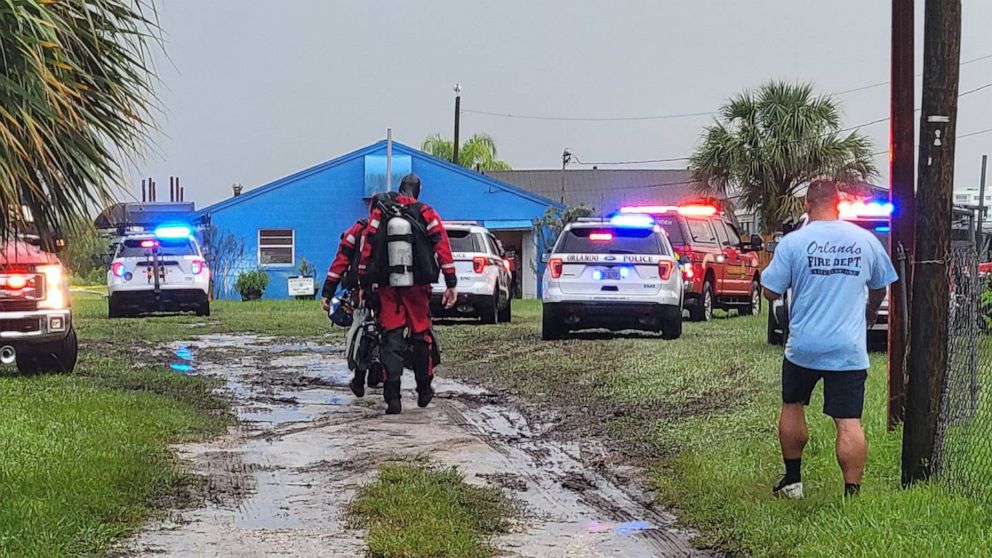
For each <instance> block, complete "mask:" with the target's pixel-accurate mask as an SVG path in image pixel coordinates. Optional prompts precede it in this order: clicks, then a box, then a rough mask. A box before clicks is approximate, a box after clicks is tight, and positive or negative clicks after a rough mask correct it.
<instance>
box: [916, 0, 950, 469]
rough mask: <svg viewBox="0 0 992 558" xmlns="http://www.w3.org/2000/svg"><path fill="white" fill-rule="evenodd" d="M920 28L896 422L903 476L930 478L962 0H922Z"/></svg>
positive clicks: (943, 330)
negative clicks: (908, 301) (908, 303)
mask: <svg viewBox="0 0 992 558" xmlns="http://www.w3.org/2000/svg"><path fill="white" fill-rule="evenodd" d="M925 17H926V21H925V23H924V36H923V113H922V115H921V116H920V159H919V173H918V174H919V177H920V185H919V188H918V192H917V206H916V209H917V219H916V233H917V237H916V253H915V255H914V256H915V258H914V260H913V296H912V303H913V306H912V310H911V317H910V319H911V322H910V323H911V328H910V329H911V333H910V337H911V339H910V345H909V362H908V373H909V385H908V390H907V399H906V425H905V428H904V429H903V446H902V447H903V453H902V482H903V486H908V485H910V484H912V483H915V482H917V481H921V480H925V479H927V478H929V477H930V476H931V475H932V474H933V473H934V472H935V471H934V469H933V460H932V457H933V450H934V441H935V437H936V430H937V428H936V427H937V419H938V415H939V412H940V399H941V393H942V391H943V385H944V376H945V375H946V373H947V339H948V304H949V301H950V292H949V288H950V287H949V281H948V275H947V269H948V260H949V257H950V246H951V238H950V236H951V235H950V233H951V202H952V197H953V184H954V141H955V140H954V135H955V131H956V124H957V100H958V74H959V70H960V69H959V64H960V55H961V0H927V1H926V7H925Z"/></svg>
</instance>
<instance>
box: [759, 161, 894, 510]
mask: <svg viewBox="0 0 992 558" xmlns="http://www.w3.org/2000/svg"><path fill="white" fill-rule="evenodd" d="M838 202H839V199H838V192H837V185H836V184H835V183H834V182H831V181H828V180H817V181H814V182H813V183H812V184H810V186H809V189H808V190H807V193H806V208H807V211H808V214H809V224H808V225H806V226H805V227H803V228H801V229H799V230H798V231H796V232H793V233H791V234H789V235H787V236H785V237H784V238H783V239H782V242H781V243H779V245H778V248H777V249H776V250H775V257H774V258H773V259H772V263H771V265H769V266H768V269H766V270H765V272H764V274H763V275H762V277H761V282H762V285H763V286H764V288H765V296H766V297H767V298H768V299H769V300H776V299H778V298H780V297H781V296H782V295H783V294H785V293H786V292H787V291H789V290H790V289H791V292H790V294H789V340H788V342H787V344H786V347H785V359H784V361H783V363H782V412H781V415H780V416H779V442H780V443H781V445H782V458H783V460H784V461H785V475H784V476H783V477H782V479H781V480H779V481H778V483H776V484H775V486H774V487H773V489H772V492H773V493H775V494H776V495H779V496H783V497H788V498H802V494H803V485H802V477H801V475H800V470H801V465H802V455H803V448H804V447H805V446H806V441H807V440H808V439H809V433H808V431H807V430H806V415H805V410H804V407H805V406H806V405H809V401H810V396H811V395H812V393H813V389H814V388H815V387H816V384H817V383H818V382H819V381H820V380H821V379H822V380H823V412H824V413H825V414H827V415H829V416H831V417H833V419H834V422H835V424H836V425H837V461H838V463H839V464H840V468H841V471H842V472H843V474H844V483H845V488H844V492H845V494H847V495H849V496H853V495H856V494H857V493H858V492H859V491H860V490H861V477H862V474H863V473H864V467H865V461H866V460H867V457H868V446H867V443H866V441H865V434H864V430H862V428H861V413H862V410H863V407H864V397H865V380H866V379H867V377H868V346H867V333H868V326H869V325H871V324H873V323H874V321H875V316H876V313H877V312H878V307H879V305H881V303H882V300H883V299H884V298H885V289H886V287H888V286H889V285H890V284H891V283H893V282H895V281H896V280H897V279H898V276H897V275H896V271H895V269H894V268H893V267H892V262H891V261H890V260H889V256H888V254H887V253H886V249H885V247H884V246H882V243H881V242H879V240H878V239H877V238H875V236H874V235H873V234H872V233H871V232H869V231H867V230H865V229H863V228H861V227H859V226H857V225H854V224H852V223H848V222H846V221H841V220H840V219H839V218H838V209H837V205H838Z"/></svg>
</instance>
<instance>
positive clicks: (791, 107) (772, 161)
mask: <svg viewBox="0 0 992 558" xmlns="http://www.w3.org/2000/svg"><path fill="white" fill-rule="evenodd" d="M872 158H873V153H872V144H871V140H870V139H868V138H867V137H866V136H864V135H862V134H861V133H860V132H859V131H857V130H855V131H851V132H850V133H848V131H847V130H843V129H841V123H840V110H839V107H838V105H837V103H836V102H835V101H834V100H833V99H831V98H830V97H827V96H817V95H815V94H814V93H813V86H812V85H810V84H794V83H785V82H780V81H771V82H769V83H766V84H764V85H762V86H761V87H760V88H759V89H758V90H757V91H744V92H743V93H741V94H740V95H738V96H736V97H734V98H733V99H731V100H730V101H728V102H727V103H726V104H725V105H724V106H723V107H721V108H720V112H719V116H718V119H717V122H716V123H715V124H713V125H711V126H707V127H706V129H705V130H704V132H703V134H702V143H701V144H700V146H699V147H698V148H697V149H696V151H695V152H694V153H693V154H692V157H691V158H690V162H689V168H690V169H691V170H692V171H693V177H694V179H695V180H697V181H698V185H697V187H696V188H697V190H698V193H700V194H703V195H719V196H727V197H729V198H731V199H736V205H737V206H738V207H742V208H744V209H746V210H749V211H754V212H757V215H758V216H759V217H760V220H761V222H760V226H761V227H762V229H763V230H764V231H766V232H768V231H771V230H773V229H774V227H775V225H776V224H777V223H779V222H781V221H782V220H784V219H786V218H788V217H790V216H797V215H798V214H799V213H801V212H802V200H801V199H800V197H799V194H801V192H802V189H803V188H804V187H805V185H806V184H808V183H809V182H810V180H812V179H814V178H816V177H819V176H831V177H833V178H836V179H837V180H839V181H841V182H848V181H865V180H868V179H870V178H872V177H874V176H876V175H877V170H876V168H875V165H874V163H873V161H872Z"/></svg>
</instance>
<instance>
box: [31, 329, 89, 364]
mask: <svg viewBox="0 0 992 558" xmlns="http://www.w3.org/2000/svg"><path fill="white" fill-rule="evenodd" d="M78 356H79V340H78V338H77V337H76V330H75V329H70V330H69V333H67V334H66V336H65V338H64V339H62V340H61V341H59V342H58V343H56V344H54V345H49V346H46V347H39V348H38V349H37V350H34V351H30V350H28V351H20V352H18V353H17V370H18V371H19V372H20V373H22V374H36V373H38V372H66V373H68V372H72V371H73V370H75V369H76V360H77V358H78Z"/></svg>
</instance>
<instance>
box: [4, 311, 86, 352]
mask: <svg viewBox="0 0 992 558" xmlns="http://www.w3.org/2000/svg"><path fill="white" fill-rule="evenodd" d="M71 328H72V312H71V311H69V310H68V309H65V310H35V311H27V312H0V339H2V340H4V341H10V342H15V341H16V342H18V343H22V344H32V343H48V342H51V341H59V340H61V339H63V338H65V336H66V335H67V334H68V333H69V330H70V329H71Z"/></svg>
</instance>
